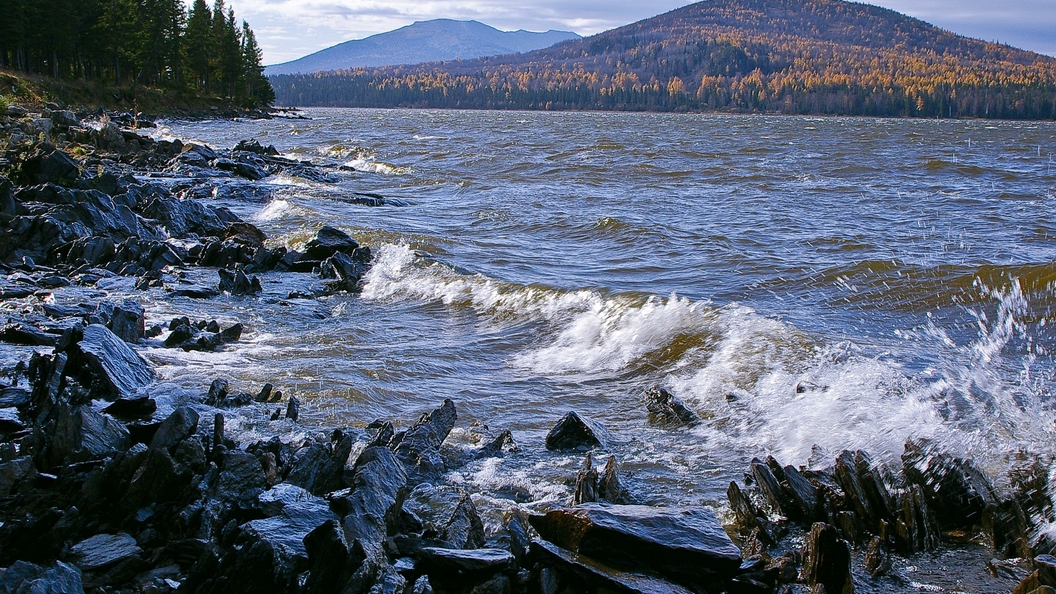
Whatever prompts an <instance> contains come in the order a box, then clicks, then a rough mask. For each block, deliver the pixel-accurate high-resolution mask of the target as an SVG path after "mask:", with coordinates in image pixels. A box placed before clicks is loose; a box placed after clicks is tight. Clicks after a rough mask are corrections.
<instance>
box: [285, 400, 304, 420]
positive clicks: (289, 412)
mask: <svg viewBox="0 0 1056 594" xmlns="http://www.w3.org/2000/svg"><path fill="white" fill-rule="evenodd" d="M300 416H301V401H300V399H299V398H297V397H296V396H290V401H289V402H287V403H286V418H287V419H289V420H291V421H296V420H297V419H298V418H299V417H300Z"/></svg>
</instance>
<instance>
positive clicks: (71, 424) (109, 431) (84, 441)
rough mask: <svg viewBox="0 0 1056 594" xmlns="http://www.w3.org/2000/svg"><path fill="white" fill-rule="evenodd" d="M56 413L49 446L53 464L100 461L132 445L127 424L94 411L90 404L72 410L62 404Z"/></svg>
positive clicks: (51, 464)
mask: <svg viewBox="0 0 1056 594" xmlns="http://www.w3.org/2000/svg"><path fill="white" fill-rule="evenodd" d="M54 416H55V426H54V433H53V434H52V437H51V441H50V444H49V447H48V461H49V466H55V465H58V464H61V463H63V462H82V461H86V460H100V459H102V458H106V457H107V456H111V455H113V454H115V453H118V452H123V451H125V450H127V449H128V448H129V447H130V446H131V445H132V442H131V438H130V436H129V433H128V429H127V428H125V426H124V424H123V423H120V422H118V421H116V420H114V419H112V418H110V417H108V416H106V415H104V414H101V413H98V412H96V411H94V410H92V408H91V407H90V406H79V407H76V408H73V409H71V408H70V406H69V405H68V404H66V403H60V404H59V405H58V406H57V407H56V409H55V413H54Z"/></svg>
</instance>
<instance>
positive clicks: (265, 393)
mask: <svg viewBox="0 0 1056 594" xmlns="http://www.w3.org/2000/svg"><path fill="white" fill-rule="evenodd" d="M274 391H275V386H273V385H271V384H264V385H263V386H262V387H261V388H260V392H257V395H256V396H254V397H253V402H270V401H271V395H272V393H273V392H274Z"/></svg>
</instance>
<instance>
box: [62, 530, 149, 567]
mask: <svg viewBox="0 0 1056 594" xmlns="http://www.w3.org/2000/svg"><path fill="white" fill-rule="evenodd" d="M142 552H143V549H141V548H139V546H138V545H137V544H136V539H134V538H132V537H131V536H129V535H128V534H125V533H118V534H97V535H95V536H93V537H91V538H88V539H86V540H82V541H81V542H79V543H77V544H75V545H73V546H72V547H71V548H70V554H71V555H72V556H73V559H74V560H75V561H74V562H75V563H76V564H77V566H78V567H80V568H81V569H82V570H84V571H96V570H99V569H103V568H105V567H106V566H108V565H113V564H115V563H117V562H119V561H123V560H125V559H128V558H130V557H136V556H138V555H140V554H141V553H142Z"/></svg>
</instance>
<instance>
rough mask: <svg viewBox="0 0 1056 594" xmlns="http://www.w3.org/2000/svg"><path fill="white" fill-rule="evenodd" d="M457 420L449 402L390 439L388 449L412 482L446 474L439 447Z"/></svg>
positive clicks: (452, 403) (448, 400)
mask: <svg viewBox="0 0 1056 594" xmlns="http://www.w3.org/2000/svg"><path fill="white" fill-rule="evenodd" d="M457 419H458V413H457V412H456V411H455V403H454V402H452V401H451V399H450V398H448V399H445V400H444V402H443V404H441V405H440V407H439V408H437V409H436V410H433V411H432V412H430V413H429V414H426V415H422V418H420V419H419V420H418V421H417V422H416V423H415V424H414V425H412V426H411V428H410V429H408V430H407V431H406V432H404V433H398V434H396V435H395V436H394V437H393V439H392V441H391V442H390V444H389V447H391V448H392V449H393V451H394V452H395V454H396V457H397V458H399V459H400V461H401V462H403V463H404V465H406V467H407V469H408V474H409V475H410V477H411V480H417V479H419V478H424V477H428V476H433V475H436V474H439V473H441V472H443V471H444V470H445V465H444V460H443V457H442V456H441V455H440V444H442V443H443V442H444V440H445V439H447V435H448V434H449V433H450V432H451V429H453V428H454V426H455V421H456V420H457Z"/></svg>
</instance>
